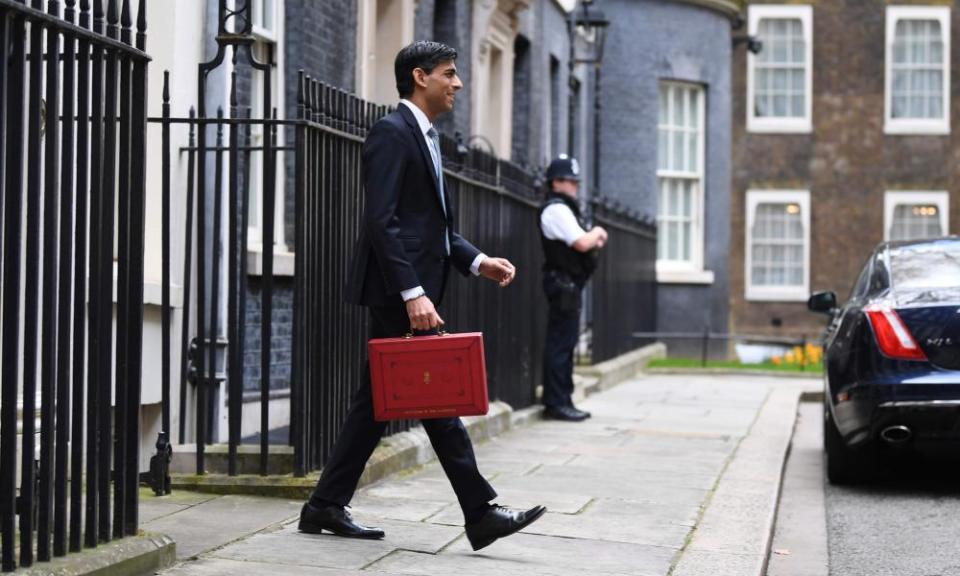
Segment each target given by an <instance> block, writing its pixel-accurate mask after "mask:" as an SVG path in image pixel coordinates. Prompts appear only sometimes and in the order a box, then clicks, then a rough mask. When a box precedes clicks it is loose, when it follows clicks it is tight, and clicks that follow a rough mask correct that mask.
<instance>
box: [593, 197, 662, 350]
mask: <svg viewBox="0 0 960 576" xmlns="http://www.w3.org/2000/svg"><path fill="white" fill-rule="evenodd" d="M592 208H593V216H594V221H595V223H596V224H598V225H600V226H603V227H604V228H606V230H607V231H608V232H609V234H610V239H609V242H608V244H607V246H606V247H605V248H604V249H603V250H602V251H601V252H600V254H601V257H600V265H599V267H598V268H597V272H596V274H595V275H594V277H593V280H592V290H591V294H592V306H593V321H592V330H591V333H592V347H591V359H592V361H593V362H603V361H604V360H609V359H611V358H613V357H614V356H617V355H619V354H623V353H624V352H628V351H630V350H633V349H634V348H636V347H637V346H640V345H642V344H646V343H649V342H650V341H652V340H637V339H635V338H634V336H633V335H634V333H635V332H650V331H653V330H656V325H657V271H656V262H657V228H656V224H655V223H654V222H653V221H651V220H649V219H646V220H645V219H641V218H640V217H639V215H637V214H635V213H634V214H631V213H629V212H627V211H626V210H625V209H622V208H620V207H619V206H617V205H616V204H611V203H609V202H605V201H602V200H601V201H597V202H593V203H592Z"/></svg>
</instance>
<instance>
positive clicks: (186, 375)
mask: <svg viewBox="0 0 960 576" xmlns="http://www.w3.org/2000/svg"><path fill="white" fill-rule="evenodd" d="M189 118H190V123H189V126H190V135H189V137H188V139H187V142H188V144H187V146H188V150H187V197H186V212H187V213H186V216H185V217H184V223H183V231H184V232H183V291H182V296H181V302H182V305H183V311H182V313H181V320H180V324H181V326H180V409H179V411H178V414H179V417H180V418H179V420H180V426H179V435H178V440H179V442H180V443H181V444H183V443H185V442H186V429H187V383H188V381H189V380H190V367H189V359H188V357H189V354H188V353H189V350H190V288H191V280H192V271H193V266H192V263H193V210H194V207H193V205H194V196H195V195H194V186H195V183H196V181H197V170H196V159H197V157H198V154H197V152H196V149H195V148H196V143H197V142H196V133H197V124H196V122H195V120H196V110H195V109H194V108H193V107H190V114H189ZM199 204H200V203H199V201H197V209H198V210H199ZM198 243H199V240H198ZM199 253H200V250H199V249H198V250H197V255H198V257H199ZM197 275H198V276H199V275H200V274H199V272H198V274H197ZM197 323H198V326H199V320H197Z"/></svg>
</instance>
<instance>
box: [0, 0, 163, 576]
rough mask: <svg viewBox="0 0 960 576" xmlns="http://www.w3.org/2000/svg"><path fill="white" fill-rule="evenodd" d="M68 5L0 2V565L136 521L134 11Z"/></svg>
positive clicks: (138, 143) (138, 164) (140, 36)
mask: <svg viewBox="0 0 960 576" xmlns="http://www.w3.org/2000/svg"><path fill="white" fill-rule="evenodd" d="M79 4H80V5H79V12H78V10H77V8H78V7H77V2H76V0H66V1H65V2H64V3H63V6H62V14H61V3H60V2H59V1H57V0H49V1H48V2H46V6H44V2H43V1H42V0H33V1H32V2H31V4H30V5H29V6H28V5H26V4H25V3H24V2H19V1H14V0H0V187H2V199H3V202H2V246H3V249H2V259H3V264H2V274H3V284H2V286H3V294H2V311H0V314H2V336H0V338H2V341H0V346H2V368H0V382H2V384H0V386H2V391H0V535H2V568H3V570H4V571H11V570H13V569H15V568H16V566H17V564H18V563H19V565H20V566H30V565H32V564H33V562H34V560H35V559H37V560H40V561H45V560H49V559H50V558H51V556H61V555H64V554H66V553H67V550H68V548H69V550H70V551H79V550H80V549H81V548H82V547H84V546H85V547H94V546H96V545H97V544H98V542H105V541H108V540H110V539H111V538H116V537H121V536H125V535H131V534H135V533H136V531H137V524H138V519H137V485H138V482H139V475H138V466H139V456H140V455H139V436H140V430H139V409H140V380H141V374H140V371H141V343H142V326H143V251H144V193H145V174H146V171H145V169H146V165H145V162H146V155H145V134H146V95H147V63H148V62H149V60H150V59H149V57H148V56H147V55H146V53H145V46H146V28H147V26H146V12H145V2H144V0H140V3H139V10H138V13H137V14H138V18H137V25H136V31H135V33H136V45H135V46H134V42H133V34H134V30H133V22H132V16H133V12H132V11H131V6H130V1H129V0H123V2H122V4H121V2H120V1H119V0H108V1H107V2H106V6H104V3H103V2H102V1H101V0H94V2H93V5H92V7H91V3H90V2H89V1H88V0H81V1H80V3H79ZM61 64H62V67H61ZM24 223H25V227H24V225H23V224H24ZM115 274H116V278H117V284H116V286H117V287H116V291H115V290H114V275H115ZM21 301H22V305H21ZM114 301H116V318H114ZM114 342H115V343H116V353H115V354H114V348H113V346H114ZM38 385H39V387H38ZM111 395H113V397H114V398H115V406H116V407H115V409H111ZM18 404H20V406H19V407H18ZM18 411H19V412H20V413H21V414H22V418H18ZM37 412H39V422H40V429H39V459H36V452H37V446H36V441H35V438H36V436H37V430H36V426H35V421H36V414H37ZM18 419H22V431H21V433H18V430H17V428H18ZM18 436H20V442H19V446H18ZM18 454H19V455H20V464H19V469H20V483H19V496H17V493H18V486H17V468H18V463H17V455H18ZM84 465H85V469H84ZM84 481H85V482H84ZM111 481H112V482H111ZM111 492H112V493H111ZM17 518H19V538H18V534H17ZM18 542H19V546H17V543H18Z"/></svg>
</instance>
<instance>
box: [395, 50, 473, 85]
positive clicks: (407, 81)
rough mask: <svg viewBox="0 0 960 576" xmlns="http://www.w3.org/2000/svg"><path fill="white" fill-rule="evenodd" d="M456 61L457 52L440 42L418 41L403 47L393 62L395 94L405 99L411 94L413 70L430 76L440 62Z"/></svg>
mask: <svg viewBox="0 0 960 576" xmlns="http://www.w3.org/2000/svg"><path fill="white" fill-rule="evenodd" d="M456 59H457V51H456V50H454V49H453V48H451V47H449V46H447V45H446V44H441V43H440V42H431V41H427V40H418V41H417V42H414V43H413V44H408V45H407V46H404V47H403V49H401V50H400V51H399V52H397V58H396V60H394V61H393V73H394V75H395V76H396V77H397V92H398V93H399V94H400V97H401V98H407V97H409V96H410V95H412V94H413V71H414V69H415V68H420V69H421V70H423V71H424V72H426V73H427V74H430V73H432V72H433V69H434V68H436V67H437V65H438V64H440V63H441V62H447V61H448V60H456Z"/></svg>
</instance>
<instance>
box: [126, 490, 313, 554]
mask: <svg viewBox="0 0 960 576" xmlns="http://www.w3.org/2000/svg"><path fill="white" fill-rule="evenodd" d="M301 506H303V502H293V501H290V500H281V499H277V498H261V497H256V496H218V497H216V498H211V499H209V500H206V501H204V502H201V503H200V504H197V505H195V506H190V507H189V508H187V509H185V510H182V511H180V512H178V513H176V514H170V515H167V516H163V517H161V518H159V519H157V520H154V521H152V522H144V523H143V524H141V528H142V529H143V530H145V531H148V532H158V533H161V534H167V535H169V536H170V537H171V538H173V540H174V541H175V542H176V543H177V558H178V559H182V558H189V557H191V556H193V555H195V554H199V553H201V552H205V551H208V550H212V549H214V548H217V547H218V546H223V545H224V544H227V543H229V542H232V541H234V540H237V539H238V538H242V537H244V536H248V535H250V534H253V533H255V532H258V531H260V530H263V529H264V528H266V527H268V526H270V525H272V524H274V523H277V522H282V521H284V520H287V519H289V518H291V517H292V516H294V515H296V514H298V513H299V512H300V507H301Z"/></svg>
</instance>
